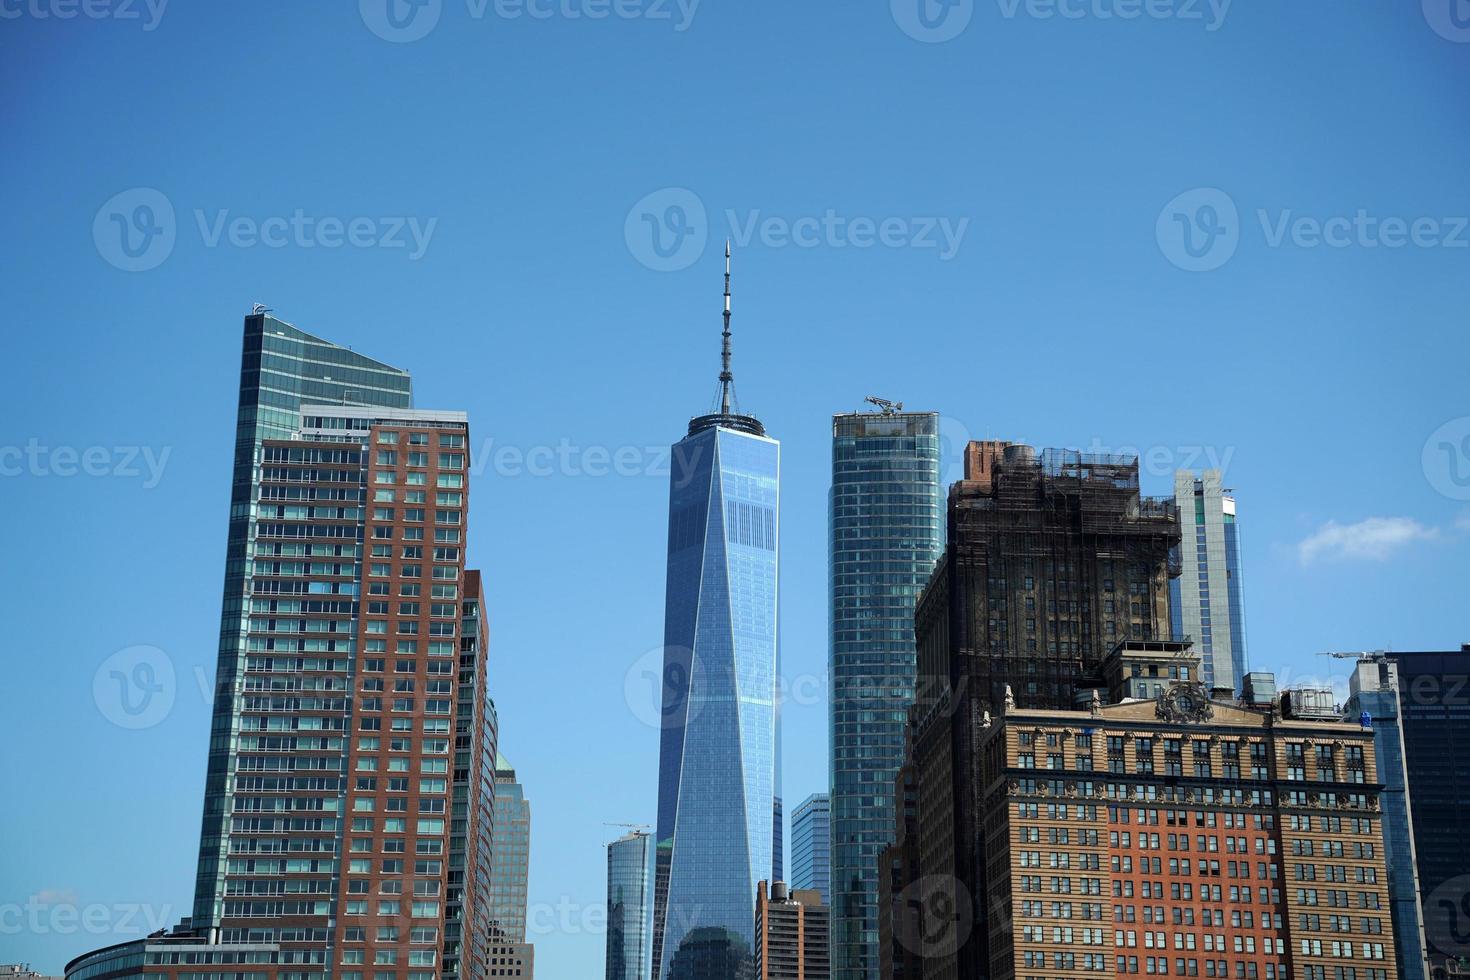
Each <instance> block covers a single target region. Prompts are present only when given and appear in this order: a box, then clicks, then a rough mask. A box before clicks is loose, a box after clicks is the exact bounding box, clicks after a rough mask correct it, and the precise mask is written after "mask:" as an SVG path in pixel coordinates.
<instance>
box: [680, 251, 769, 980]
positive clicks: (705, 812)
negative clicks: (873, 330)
mask: <svg viewBox="0 0 1470 980" xmlns="http://www.w3.org/2000/svg"><path fill="white" fill-rule="evenodd" d="M730 337H731V335H730V266H729V249H728V247H727V248H726V265H725V314H724V333H723V339H724V344H723V352H722V365H721V372H720V384H719V395H718V401H717V403H716V405H717V407H716V410H715V411H713V412H711V413H710V414H708V415H703V416H700V417H698V418H695V419H693V420H692V421H691V422H690V423H689V431H688V435H687V436H686V437H685V438H684V439H683V440H681V441H680V442H679V443H678V444H677V445H675V446H674V448H673V457H672V458H673V460H674V469H673V473H672V476H671V480H670V489H669V535H668V580H667V586H666V596H665V624H664V674H663V679H664V683H663V729H662V733H661V744H660V749H659V797H658V826H657V844H656V856H655V883H654V913H653V963H654V965H655V967H654V968H655V969H656V970H657V975H658V977H660V978H676V980H677V978H683V977H693V976H704V975H706V971H713V972H712V973H711V974H710V975H713V976H726V975H730V976H738V975H741V974H742V973H744V972H746V971H748V970H749V968H750V963H751V953H752V941H753V929H754V922H755V917H754V902H755V890H756V886H757V884H758V883H759V882H760V881H762V880H765V879H767V878H769V877H770V876H771V874H772V871H773V869H774V868H775V867H776V861H777V856H776V853H775V836H776V835H775V814H776V798H777V795H778V793H779V773H778V771H777V766H778V757H777V746H778V744H779V743H778V738H779V736H778V725H779V719H778V717H777V706H776V682H777V672H778V670H779V661H778V651H777V634H776V626H777V600H776V597H777V568H778V565H777V552H778V545H779V535H780V460H781V457H780V444H779V443H778V442H776V440H774V439H771V438H769V437H768V436H767V435H766V430H765V426H763V425H762V424H761V423H760V422H759V421H758V420H757V419H756V418H754V417H753V416H750V415H745V414H741V413H740V411H739V408H738V407H737V405H736V403H735V397H734V375H733V373H732V371H731V368H730V359H731V348H730Z"/></svg>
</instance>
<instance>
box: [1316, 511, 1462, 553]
mask: <svg viewBox="0 0 1470 980" xmlns="http://www.w3.org/2000/svg"><path fill="white" fill-rule="evenodd" d="M1438 536H1439V529H1438V528H1432V527H1425V526H1424V525H1423V524H1420V523H1419V522H1418V521H1416V520H1414V519H1413V518H1412V517H1370V518H1368V519H1367V520H1362V521H1359V522H1358V523H1356V524H1339V523H1337V522H1336V521H1328V522H1327V523H1326V524H1323V525H1322V526H1321V527H1320V528H1318V529H1317V531H1316V533H1314V534H1312V535H1311V536H1310V537H1308V538H1307V539H1306V540H1305V541H1303V542H1302V543H1301V544H1299V545H1297V555H1298V557H1299V558H1300V559H1301V562H1302V564H1303V565H1310V564H1311V563H1312V562H1314V561H1317V560H1318V559H1325V560H1328V561H1336V560H1341V559H1349V558H1365V559H1369V560H1372V561H1382V560H1383V559H1385V558H1387V557H1388V556H1389V554H1390V553H1392V552H1393V551H1395V550H1396V549H1399V548H1403V547H1406V546H1407V545H1410V544H1413V543H1414V542H1415V541H1431V540H1433V539H1434V538H1437V537H1438Z"/></svg>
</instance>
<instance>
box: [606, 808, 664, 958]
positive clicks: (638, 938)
mask: <svg viewBox="0 0 1470 980" xmlns="http://www.w3.org/2000/svg"><path fill="white" fill-rule="evenodd" d="M652 938H653V835H652V834H648V833H645V832H643V831H641V830H635V831H633V832H632V833H629V834H625V835H624V836H622V837H620V838H618V839H617V840H615V841H613V842H612V843H611V844H609V845H607V966H606V977H607V980H649V977H650V976H651V975H652V973H653V946H652V943H651V942H650V940H651V939H652Z"/></svg>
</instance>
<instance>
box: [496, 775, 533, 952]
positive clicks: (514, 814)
mask: <svg viewBox="0 0 1470 980" xmlns="http://www.w3.org/2000/svg"><path fill="white" fill-rule="evenodd" d="M493 833H494V837H493V842H492V843H491V845H490V891H489V906H488V908H489V913H490V915H489V918H490V928H491V931H492V934H493V935H494V936H495V942H496V944H497V945H498V944H500V943H506V944H510V945H514V944H517V943H524V942H525V941H526V896H527V884H528V881H529V879H530V869H531V803H530V801H529V800H527V799H526V791H525V787H523V786H522V785H521V784H520V783H519V782H517V781H516V771H515V769H513V768H511V764H510V763H509V762H507V761H506V760H505V756H503V755H498V756H496V759H495V828H494V832H493Z"/></svg>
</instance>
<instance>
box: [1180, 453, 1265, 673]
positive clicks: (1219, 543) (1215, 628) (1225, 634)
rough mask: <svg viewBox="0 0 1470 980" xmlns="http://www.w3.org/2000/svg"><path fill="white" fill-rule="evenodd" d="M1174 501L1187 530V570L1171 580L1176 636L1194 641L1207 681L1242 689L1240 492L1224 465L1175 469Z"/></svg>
mask: <svg viewBox="0 0 1470 980" xmlns="http://www.w3.org/2000/svg"><path fill="white" fill-rule="evenodd" d="M1174 503H1175V506H1177V507H1178V508H1179V524H1180V530H1181V532H1182V533H1183V540H1182V541H1181V542H1180V544H1179V552H1178V558H1179V560H1180V566H1181V568H1182V569H1183V570H1182V572H1181V574H1180V575H1179V577H1178V578H1176V579H1172V580H1171V581H1170V582H1169V608H1170V612H1171V615H1172V617H1173V629H1174V635H1175V636H1181V637H1189V638H1190V639H1191V640H1193V641H1194V652H1195V653H1196V654H1198V655H1199V658H1200V669H1201V670H1202V671H1203V672H1204V682H1205V684H1206V685H1208V686H1210V687H1221V688H1229V689H1230V690H1232V691H1234V692H1236V693H1237V694H1238V693H1240V683H1241V680H1242V679H1243V678H1244V677H1245V674H1246V669H1247V667H1246V658H1245V603H1244V600H1243V595H1242V586H1243V583H1242V580H1241V575H1240V529H1239V525H1237V524H1236V520H1235V516H1236V515H1235V497H1234V496H1233V495H1232V494H1231V492H1230V491H1228V490H1226V489H1224V487H1223V486H1222V485H1221V475H1220V471H1219V470H1205V471H1204V472H1203V473H1200V474H1199V475H1198V476H1196V475H1195V474H1194V473H1192V472H1190V471H1189V470H1180V471H1179V472H1177V473H1175V474H1174ZM1191 528H1193V530H1194V534H1193V537H1192V538H1191V535H1190V533H1189V532H1190V529H1191Z"/></svg>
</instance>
